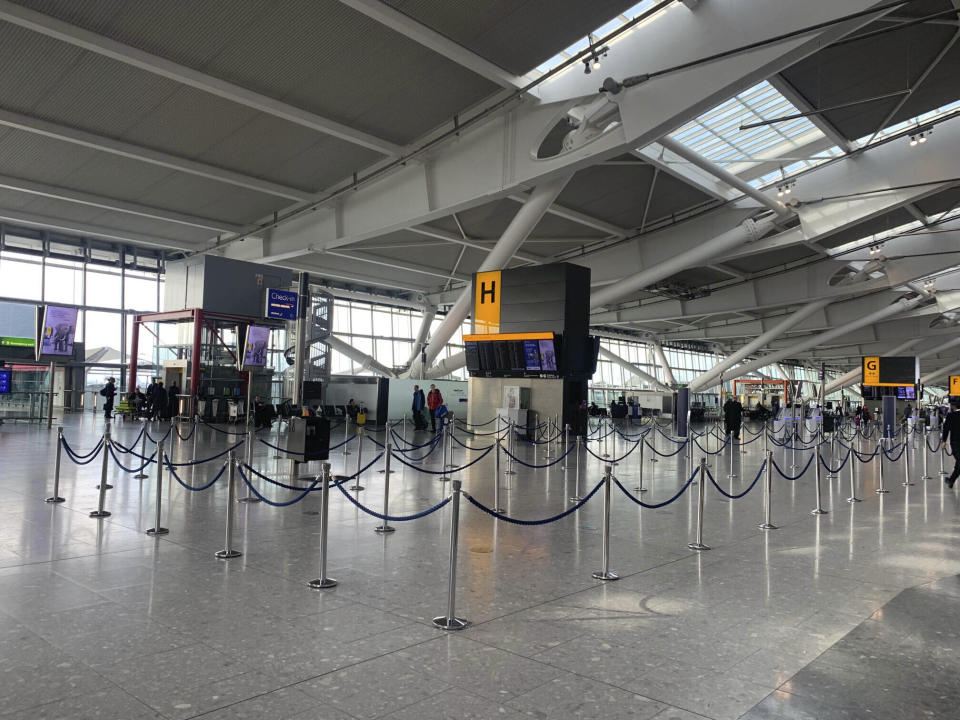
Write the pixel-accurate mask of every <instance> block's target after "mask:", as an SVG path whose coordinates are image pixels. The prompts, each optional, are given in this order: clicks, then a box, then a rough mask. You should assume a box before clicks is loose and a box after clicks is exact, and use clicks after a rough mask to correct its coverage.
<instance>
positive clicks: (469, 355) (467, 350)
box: [463, 342, 483, 373]
mask: <svg viewBox="0 0 960 720" xmlns="http://www.w3.org/2000/svg"><path fill="white" fill-rule="evenodd" d="M478 344H479V343H475V342H466V343H464V344H463V354H464V357H465V358H466V360H467V370H468V371H469V372H471V373H478V372H480V371H481V370H482V369H483V365H482V364H481V363H480V349H479V348H478V347H477V345H478Z"/></svg>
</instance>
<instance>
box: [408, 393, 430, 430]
mask: <svg viewBox="0 0 960 720" xmlns="http://www.w3.org/2000/svg"><path fill="white" fill-rule="evenodd" d="M426 406H427V400H426V398H425V397H424V394H423V390H421V389H420V386H419V385H414V386H413V403H412V404H411V406H410V409H411V411H412V412H413V427H414V429H416V430H426V429H427V421H426V420H424V419H423V409H424V408H425V407H426Z"/></svg>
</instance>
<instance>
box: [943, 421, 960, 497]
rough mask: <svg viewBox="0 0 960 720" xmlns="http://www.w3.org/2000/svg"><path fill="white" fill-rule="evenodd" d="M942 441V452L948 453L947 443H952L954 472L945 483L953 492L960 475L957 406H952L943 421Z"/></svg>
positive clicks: (959, 422)
mask: <svg viewBox="0 0 960 720" xmlns="http://www.w3.org/2000/svg"><path fill="white" fill-rule="evenodd" d="M940 440H941V442H940V452H946V450H947V441H948V440H949V441H950V452H951V453H952V454H953V472H952V473H950V477H947V478H944V479H943V481H944V482H945V483H946V484H947V487H948V488H950V489H951V490H952V489H953V484H954V483H955V482H956V481H957V476H958V475H960V412H958V411H957V406H956V405H951V406H950V414H948V415H947V419H946V420H944V421H943V430H942V431H941V435H940Z"/></svg>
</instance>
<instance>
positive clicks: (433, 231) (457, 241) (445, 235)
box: [406, 225, 549, 265]
mask: <svg viewBox="0 0 960 720" xmlns="http://www.w3.org/2000/svg"><path fill="white" fill-rule="evenodd" d="M406 229H407V230H409V231H410V232H414V233H417V234H418V235H424V236H426V237H432V238H437V239H438V240H446V241H447V242H449V243H453V244H454V245H462V246H463V247H468V248H473V249H474V250H480V251H481V252H485V253H487V252H490V248H491V247H492V246H491V245H483V244H481V243H482V242H483V241H479V240H477V239H475V238H466V237H463V236H462V235H458V234H456V233H452V232H448V231H446V230H441V229H440V228H435V227H430V226H427V225H421V226H416V227H409V228H406ZM493 242H496V241H495V240H494V241H493ZM514 257H515V258H516V259H517V260H523V261H525V262H530V263H534V264H536V265H540V264H542V263H544V262H546V261H547V260H548V259H549V258H545V257H542V256H540V255H527V254H526V253H516V254H515V255H514Z"/></svg>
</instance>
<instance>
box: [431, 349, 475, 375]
mask: <svg viewBox="0 0 960 720" xmlns="http://www.w3.org/2000/svg"><path fill="white" fill-rule="evenodd" d="M466 364H467V356H466V354H465V353H463V352H458V353H454V354H453V355H451V356H450V357H448V358H444V359H443V360H441V361H440V362H438V363H437V364H436V365H434V366H433V367H432V368H430V369H429V370H427V372H426V373H424V377H425V378H426V379H427V380H436V379H437V378H442V377H443V376H444V375H449V374H450V373H452V372H453V371H454V370H459V369H460V368H462V367H463V366H464V365H466Z"/></svg>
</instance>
